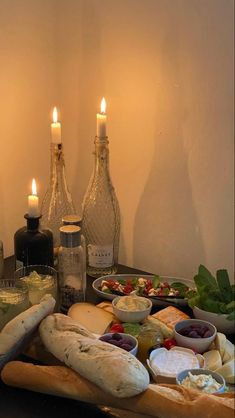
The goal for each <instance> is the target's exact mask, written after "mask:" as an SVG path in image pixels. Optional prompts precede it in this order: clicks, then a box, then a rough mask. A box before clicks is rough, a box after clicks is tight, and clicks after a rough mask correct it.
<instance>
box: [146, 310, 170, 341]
mask: <svg viewBox="0 0 235 418" xmlns="http://www.w3.org/2000/svg"><path fill="white" fill-rule="evenodd" d="M146 322H150V323H151V322H153V323H154V324H156V325H158V326H159V328H160V331H161V333H162V335H163V337H164V338H172V337H173V336H174V332H173V330H172V329H171V328H168V327H167V326H166V324H164V322H162V321H159V319H157V318H155V317H154V316H153V315H149V316H148V318H147V319H146V321H145V323H146Z"/></svg>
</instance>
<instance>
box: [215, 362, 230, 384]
mask: <svg viewBox="0 0 235 418" xmlns="http://www.w3.org/2000/svg"><path fill="white" fill-rule="evenodd" d="M234 369H235V365H234V359H233V360H230V361H229V362H228V363H226V364H224V365H223V366H222V367H219V368H218V369H216V370H215V371H216V373H219V374H222V376H223V377H224V378H225V380H226V382H227V383H231V384H233V385H234V384H235V370H234Z"/></svg>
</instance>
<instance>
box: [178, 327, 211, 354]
mask: <svg viewBox="0 0 235 418" xmlns="http://www.w3.org/2000/svg"><path fill="white" fill-rule="evenodd" d="M190 325H199V326H206V327H207V328H209V330H210V331H211V333H212V335H211V336H210V337H205V338H191V337H186V336H185V335H181V334H180V333H179V331H180V330H182V329H183V328H187V327H189V326H190ZM216 333H217V330H216V328H215V326H214V325H212V324H211V323H210V322H207V321H202V320H200V319H185V320H184V321H180V322H178V323H177V324H176V325H175V327H174V336H175V339H176V342H177V344H178V345H179V346H181V347H186V348H191V349H193V350H195V351H196V352H197V353H200V354H201V353H204V352H205V351H206V350H207V349H208V347H209V346H210V345H211V343H212V341H214V339H215V337H216Z"/></svg>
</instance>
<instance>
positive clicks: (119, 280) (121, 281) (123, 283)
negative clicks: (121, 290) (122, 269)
mask: <svg viewBox="0 0 235 418" xmlns="http://www.w3.org/2000/svg"><path fill="white" fill-rule="evenodd" d="M117 281H118V283H120V284H121V285H123V286H125V285H126V279H118V280H117Z"/></svg>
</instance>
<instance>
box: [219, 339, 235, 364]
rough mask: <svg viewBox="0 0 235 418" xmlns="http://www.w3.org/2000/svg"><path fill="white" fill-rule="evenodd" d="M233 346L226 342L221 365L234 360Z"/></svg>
mask: <svg viewBox="0 0 235 418" xmlns="http://www.w3.org/2000/svg"><path fill="white" fill-rule="evenodd" d="M234 348H235V347H234V345H233V343H231V341H229V340H226V342H225V347H224V353H223V357H222V361H223V363H227V362H228V361H230V360H232V359H234Z"/></svg>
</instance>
